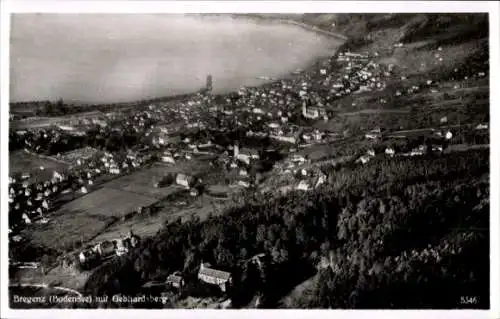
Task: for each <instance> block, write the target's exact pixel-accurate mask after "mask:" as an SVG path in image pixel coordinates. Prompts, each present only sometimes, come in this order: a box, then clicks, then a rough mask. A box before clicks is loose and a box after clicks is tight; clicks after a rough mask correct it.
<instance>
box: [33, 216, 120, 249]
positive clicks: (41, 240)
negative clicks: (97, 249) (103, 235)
mask: <svg viewBox="0 0 500 319" xmlns="http://www.w3.org/2000/svg"><path fill="white" fill-rule="evenodd" d="M113 221H114V219H113V218H110V217H108V218H102V217H98V216H91V215H89V214H85V213H84V212H82V211H72V212H67V213H65V214H59V215H58V216H54V217H52V218H51V220H50V222H49V223H47V224H41V225H38V224H37V225H32V226H30V227H28V228H26V230H25V231H24V234H23V235H24V236H26V237H27V238H29V239H30V240H31V241H32V243H34V244H37V245H40V246H45V247H51V248H54V249H57V250H65V249H68V248H72V247H73V245H74V244H77V245H79V244H80V243H85V242H87V241H89V240H91V239H92V238H93V237H95V236H96V235H97V234H99V233H100V232H102V231H103V230H105V229H106V227H108V226H109V225H110V224H111V223H112V222H113Z"/></svg>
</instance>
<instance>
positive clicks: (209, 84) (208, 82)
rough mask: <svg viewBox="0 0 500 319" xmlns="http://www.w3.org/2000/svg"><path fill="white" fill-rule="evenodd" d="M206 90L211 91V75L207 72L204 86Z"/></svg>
mask: <svg viewBox="0 0 500 319" xmlns="http://www.w3.org/2000/svg"><path fill="white" fill-rule="evenodd" d="M205 88H206V90H207V92H209V93H211V92H212V75H211V74H209V75H207V83H206V86H205Z"/></svg>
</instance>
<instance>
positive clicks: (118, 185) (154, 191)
mask: <svg viewBox="0 0 500 319" xmlns="http://www.w3.org/2000/svg"><path fill="white" fill-rule="evenodd" d="M179 166H181V165H176V166H167V165H162V164H153V165H152V166H151V167H149V168H145V169H142V170H140V171H137V172H134V173H132V174H130V175H125V176H122V177H120V178H118V179H115V180H113V181H110V182H108V183H106V184H104V185H103V186H104V187H106V188H108V189H115V190H122V191H124V192H131V193H134V194H139V195H142V196H148V197H151V198H156V199H161V198H163V197H165V196H168V195H170V194H172V193H174V192H175V190H176V188H175V187H162V188H155V187H154V185H153V184H154V182H155V181H158V180H160V179H161V178H162V177H163V176H165V175H166V174H167V173H177V172H182V166H181V167H179ZM188 172H190V171H188Z"/></svg>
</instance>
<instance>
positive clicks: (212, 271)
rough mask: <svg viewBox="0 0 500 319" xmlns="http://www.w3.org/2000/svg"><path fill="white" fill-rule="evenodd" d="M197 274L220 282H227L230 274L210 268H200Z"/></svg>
mask: <svg viewBox="0 0 500 319" xmlns="http://www.w3.org/2000/svg"><path fill="white" fill-rule="evenodd" d="M199 274H200V275H205V276H208V277H214V278H219V279H222V280H229V278H230V277H231V273H229V272H227V271H222V270H217V269H212V268H209V267H207V266H205V267H203V268H201V269H200V272H199Z"/></svg>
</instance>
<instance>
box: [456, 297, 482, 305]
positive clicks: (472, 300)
mask: <svg viewBox="0 0 500 319" xmlns="http://www.w3.org/2000/svg"><path fill="white" fill-rule="evenodd" d="M478 302H479V298H478V297H477V296H461V297H460V303H461V304H462V305H475V304H477V303H478Z"/></svg>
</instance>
